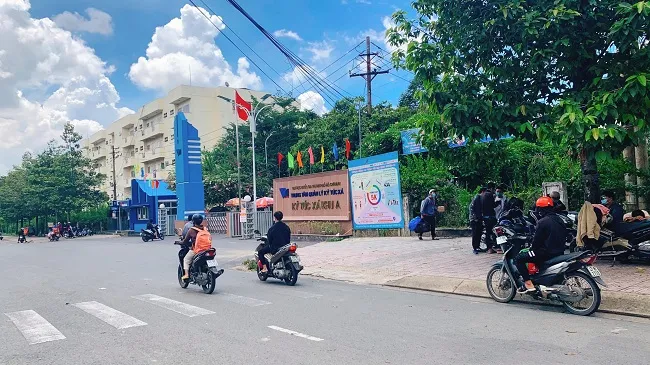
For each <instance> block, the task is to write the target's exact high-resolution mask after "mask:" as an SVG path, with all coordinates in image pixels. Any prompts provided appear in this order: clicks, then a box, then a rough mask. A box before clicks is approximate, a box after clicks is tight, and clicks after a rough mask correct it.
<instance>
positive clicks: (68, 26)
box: [53, 8, 113, 35]
mask: <svg viewBox="0 0 650 365" xmlns="http://www.w3.org/2000/svg"><path fill="white" fill-rule="evenodd" d="M86 14H88V19H86V18H84V16H83V15H81V14H79V13H77V12H74V13H71V12H69V11H65V12H63V13H61V14H59V15H56V16H55V17H54V19H53V20H54V22H55V23H56V25H58V26H59V27H61V28H63V29H65V30H69V31H71V32H88V33H99V34H103V35H111V34H113V18H111V16H110V15H108V14H106V13H104V12H103V11H101V10H97V9H95V8H88V9H86Z"/></svg>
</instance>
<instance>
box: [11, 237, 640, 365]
mask: <svg viewBox="0 0 650 365" xmlns="http://www.w3.org/2000/svg"><path fill="white" fill-rule="evenodd" d="M219 243H220V241H219V240H216V241H215V246H216V247H217V248H218V255H219V253H220V252H226V251H228V250H232V251H231V252H235V251H236V250H237V249H238V248H237V247H230V246H229V247H223V248H220V247H219ZM233 244H235V243H233ZM242 244H243V245H245V246H246V247H244V248H242V251H244V250H250V249H252V248H251V247H250V246H249V245H253V247H254V242H246V243H244V242H242ZM224 246H227V245H224ZM303 250H304V251H307V250H308V248H305V247H301V248H299V250H298V253H299V254H300V253H301V251H303ZM249 252H250V251H249ZM176 253H177V247H174V246H172V245H171V241H170V242H167V241H164V242H162V243H160V242H154V243H151V242H150V243H142V242H141V241H139V240H138V239H137V238H117V239H102V240H97V239H85V240H69V241H60V242H57V243H43V244H34V245H15V244H10V245H5V244H1V245H0V258H2V262H4V263H6V264H5V265H2V266H0V275H2V278H3V286H2V290H0V313H2V314H1V315H0V317H2V318H3V320H1V321H0V364H48V365H49V364H66V365H69V364H129V365H131V364H178V363H184V364H187V363H196V364H212V363H223V364H250V363H258V362H262V361H267V362H269V363H273V364H277V363H292V364H294V363H295V364H350V363H358V364H378V363H381V364H391V363H393V364H397V363H399V364H494V363H498V362H507V363H510V362H512V361H517V360H513V359H519V358H526V359H543V361H544V362H546V363H550V364H555V363H562V364H585V363H590V364H611V363H626V364H646V363H647V358H648V356H650V338H649V337H648V336H647V333H648V331H649V330H650V321H648V320H644V319H640V318H629V317H620V316H613V315H606V314H599V315H596V316H595V317H590V318H583V317H577V316H571V315H566V314H563V313H559V312H558V311H556V310H555V309H553V308H543V307H542V308H540V307H531V306H527V305H519V304H514V305H500V304H497V303H493V302H492V301H489V300H484V299H481V298H470V297H460V296H448V295H444V294H436V293H424V292H414V291H409V290H401V289H393V288H386V287H377V286H368V285H357V284H350V283H343V282H335V281H327V280H317V279H313V278H309V277H307V276H302V277H301V278H300V279H299V281H298V285H297V286H295V287H288V286H286V285H284V284H283V283H280V282H279V281H274V280H271V279H270V280H269V281H268V282H266V283H262V282H259V281H258V280H257V278H256V276H255V275H254V274H252V273H247V272H239V271H233V270H227V271H226V272H225V274H224V275H223V276H222V277H221V278H219V280H218V284H217V290H216V291H215V294H213V295H205V294H203V293H202V292H201V290H200V288H198V287H196V286H190V287H189V288H188V289H186V290H183V289H181V288H180V287H179V286H178V284H177V281H176V265H177V258H176ZM220 262H221V263H222V264H223V262H224V261H223V260H221V259H220Z"/></svg>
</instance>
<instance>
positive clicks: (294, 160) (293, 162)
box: [277, 139, 352, 170]
mask: <svg viewBox="0 0 650 365" xmlns="http://www.w3.org/2000/svg"><path fill="white" fill-rule="evenodd" d="M307 155H308V156H309V161H304V160H303V158H305V155H303V152H302V151H297V152H296V153H295V155H294V154H293V153H291V152H287V155H286V156H285V155H284V154H282V152H278V154H277V162H278V170H279V169H280V167H281V166H282V162H283V161H284V160H285V159H286V160H287V166H288V167H289V170H295V169H302V168H304V167H305V163H309V168H310V169H311V167H312V166H313V165H315V164H316V161H318V162H319V163H320V164H321V165H324V164H325V146H323V145H321V146H320V159H318V160H317V159H316V155H315V153H314V148H313V147H312V146H309V148H308V149H307ZM351 156H352V143H351V142H350V140H349V139H346V140H345V158H346V159H347V160H350V158H351ZM332 157H333V158H334V160H333V162H334V163H336V162H338V161H339V147H338V144H337V143H336V142H334V144H333V145H332Z"/></svg>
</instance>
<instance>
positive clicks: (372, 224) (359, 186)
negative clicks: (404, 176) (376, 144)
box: [348, 152, 404, 229]
mask: <svg viewBox="0 0 650 365" xmlns="http://www.w3.org/2000/svg"><path fill="white" fill-rule="evenodd" d="M348 171H349V174H350V187H351V189H352V225H353V228H354V229H378V228H404V215H403V211H402V187H401V184H400V175H399V161H398V154H397V152H391V153H386V154H383V155H377V156H370V157H367V158H362V159H358V160H352V161H350V162H349V168H348Z"/></svg>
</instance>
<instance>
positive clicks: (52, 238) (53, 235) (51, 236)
mask: <svg viewBox="0 0 650 365" xmlns="http://www.w3.org/2000/svg"><path fill="white" fill-rule="evenodd" d="M47 238H48V239H49V240H50V242H55V241H58V240H59V234H58V233H50V234H48V235H47Z"/></svg>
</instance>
